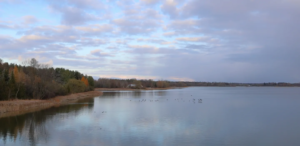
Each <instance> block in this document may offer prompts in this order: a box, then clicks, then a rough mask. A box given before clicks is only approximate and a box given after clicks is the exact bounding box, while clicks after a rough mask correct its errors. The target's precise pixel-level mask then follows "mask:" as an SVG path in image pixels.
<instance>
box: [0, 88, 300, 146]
mask: <svg viewBox="0 0 300 146" xmlns="http://www.w3.org/2000/svg"><path fill="white" fill-rule="evenodd" d="M271 91H272V92H271ZM299 95H300V91H299V90H297V89H290V88H273V89H264V88H186V89H174V90H166V91H162V90H154V91H152V90H149V91H107V92H104V94H103V95H102V96H100V97H96V98H94V99H92V100H91V101H90V100H88V101H80V102H79V103H76V104H71V105H68V106H63V107H58V108H52V109H48V110H43V111H40V112H35V113H31V114H26V115H22V116H17V117H9V118H2V119H0V142H2V143H5V145H49V146H52V145H91V146H93V145H95V146H96V145H113V146H118V145H124V146H129V145H130V146H140V145H146V146H147V145H149V146H150V145H151V146H153V145H159V146H164V145H172V146H181V145H206V146H215V145H224V146H232V145H236V146H239V145H243V146H253V145H261V146H265V145H272V146H280V145H299V144H300V140H299V135H300V128H299V126H298V123H299V122H300V116H299V114H298V112H299V111H300V107H299V106H298V105H299V103H300V102H299V101H300V99H299V98H298V96H299ZM2 125H3V126H2ZM2 143H0V145H1V144H2Z"/></svg>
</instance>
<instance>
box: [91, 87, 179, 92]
mask: <svg viewBox="0 0 300 146" xmlns="http://www.w3.org/2000/svg"><path fill="white" fill-rule="evenodd" d="M181 88H185V87H167V88H144V89H132V88H95V91H139V90H168V89H181Z"/></svg>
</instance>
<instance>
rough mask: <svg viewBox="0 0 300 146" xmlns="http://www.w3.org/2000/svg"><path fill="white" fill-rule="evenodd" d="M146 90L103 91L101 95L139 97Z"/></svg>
mask: <svg viewBox="0 0 300 146" xmlns="http://www.w3.org/2000/svg"><path fill="white" fill-rule="evenodd" d="M145 93H146V92H141V91H132V92H131V91H130V92H104V93H103V95H102V97H121V96H122V97H126V96H130V97H141V96H143V95H145Z"/></svg>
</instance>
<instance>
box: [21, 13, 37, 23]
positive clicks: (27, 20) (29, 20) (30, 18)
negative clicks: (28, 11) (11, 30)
mask: <svg viewBox="0 0 300 146" xmlns="http://www.w3.org/2000/svg"><path fill="white" fill-rule="evenodd" d="M23 21H24V23H25V24H34V23H36V22H38V20H37V19H36V18H35V17H34V16H30V15H27V16H24V17H23Z"/></svg>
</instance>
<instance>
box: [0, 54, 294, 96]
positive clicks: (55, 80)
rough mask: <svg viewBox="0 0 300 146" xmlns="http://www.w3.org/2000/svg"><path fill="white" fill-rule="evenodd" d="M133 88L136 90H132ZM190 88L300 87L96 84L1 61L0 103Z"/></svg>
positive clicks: (32, 64) (65, 72)
mask: <svg viewBox="0 0 300 146" xmlns="http://www.w3.org/2000/svg"><path fill="white" fill-rule="evenodd" d="M131 85H134V86H131ZM188 86H219V87H227V86H228V87H235V86H259V87H261V86H279V87H286V86H300V83H285V82H279V83H275V82H272V83H227V82H187V81H167V80H157V81H155V80H152V79H142V80H137V79H108V78H99V79H98V80H94V78H93V77H92V76H87V75H83V74H82V73H80V72H78V71H73V70H69V69H65V68H53V67H50V66H49V65H47V64H40V63H39V62H38V61H37V60H36V59H35V58H32V59H29V60H25V61H23V62H22V65H17V64H13V63H10V64H9V63H7V62H3V61H2V60H1V59H0V100H12V99H49V98H52V97H55V96H59V95H67V94H72V93H79V92H86V91H91V90H94V88H134V89H145V88H168V87H188Z"/></svg>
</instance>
